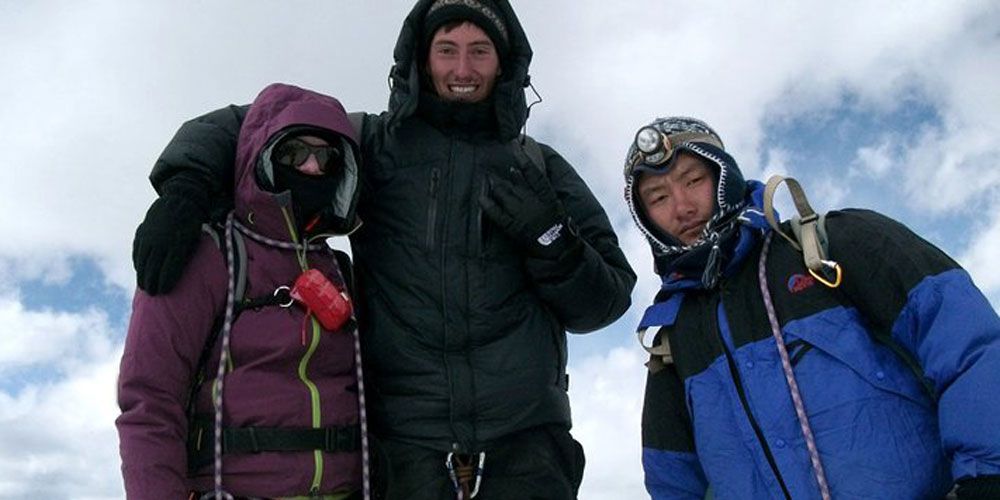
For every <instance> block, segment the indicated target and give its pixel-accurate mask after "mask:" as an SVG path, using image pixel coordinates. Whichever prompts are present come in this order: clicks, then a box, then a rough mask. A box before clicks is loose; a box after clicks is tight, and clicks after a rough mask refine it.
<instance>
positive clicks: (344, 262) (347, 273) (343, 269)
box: [333, 249, 354, 297]
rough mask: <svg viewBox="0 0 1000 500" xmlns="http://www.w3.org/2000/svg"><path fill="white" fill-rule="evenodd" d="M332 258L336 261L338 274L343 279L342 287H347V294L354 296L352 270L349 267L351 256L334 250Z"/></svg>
mask: <svg viewBox="0 0 1000 500" xmlns="http://www.w3.org/2000/svg"><path fill="white" fill-rule="evenodd" d="M333 256H334V258H336V259H337V267H339V268H340V274H341V275H342V276H343V277H344V285H345V286H347V294H348V295H350V296H352V297H353V296H354V268H353V267H351V256H350V255H347V253H345V252H343V251H341V250H337V249H334V250H333Z"/></svg>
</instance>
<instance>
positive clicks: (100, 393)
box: [0, 296, 123, 499]
mask: <svg viewBox="0 0 1000 500" xmlns="http://www.w3.org/2000/svg"><path fill="white" fill-rule="evenodd" d="M0 324H2V325H3V328H4V331H3V332H2V334H0V376H2V377H4V379H5V380H8V381H9V380H11V376H12V374H20V375H23V374H24V373H26V370H28V369H30V371H31V372H34V373H30V372H29V375H31V376H28V377H25V379H26V380H28V381H29V382H27V383H25V384H23V385H21V386H20V387H16V388H12V390H11V391H10V392H8V391H7V390H3V389H0V443H3V446H2V447H0V449H2V453H0V470H3V471H4V473H3V475H2V477H0V499H21V498H92V499H112V498H122V496H123V493H122V491H121V482H120V479H118V478H119V477H120V476H119V475H118V472H117V469H118V464H119V459H118V451H117V442H118V440H117V435H116V433H115V430H114V426H113V422H114V419H115V417H116V416H117V414H118V409H117V406H116V404H115V381H116V378H117V374H118V360H119V359H120V357H121V347H120V345H119V343H118V342H117V340H115V339H118V338H120V337H121V333H120V332H115V331H113V329H112V327H111V326H110V325H108V323H107V320H106V318H105V316H104V314H103V313H102V312H100V311H87V312H84V313H81V314H71V313H63V312H54V311H30V310H26V309H25V308H24V307H23V305H21V304H20V303H19V302H18V301H17V298H16V297H11V296H5V297H2V298H0Z"/></svg>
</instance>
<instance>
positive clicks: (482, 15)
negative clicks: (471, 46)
mask: <svg viewBox="0 0 1000 500" xmlns="http://www.w3.org/2000/svg"><path fill="white" fill-rule="evenodd" d="M453 21H470V22H472V23H473V24H475V25H476V26H478V27H479V28H480V29H482V30H483V31H484V32H486V35H487V36H488V37H490V40H491V41H492V42H493V45H494V46H495V47H496V49H497V56H498V57H499V58H500V64H501V66H503V62H504V61H505V60H506V58H507V54H508V53H509V52H510V35H509V34H508V32H507V31H508V30H507V26H506V24H504V22H503V17H502V16H501V15H500V11H499V10H498V9H497V7H496V5H495V4H494V3H493V2H492V1H491V0H437V1H436V2H434V3H432V4H431V6H430V8H428V9H427V15H426V16H425V17H424V37H423V42H424V43H423V46H422V48H421V54H423V57H426V54H427V50H428V49H429V48H430V43H431V39H433V38H434V33H435V32H437V30H438V29H439V28H440V27H442V26H444V25H446V24H448V23H451V22H453Z"/></svg>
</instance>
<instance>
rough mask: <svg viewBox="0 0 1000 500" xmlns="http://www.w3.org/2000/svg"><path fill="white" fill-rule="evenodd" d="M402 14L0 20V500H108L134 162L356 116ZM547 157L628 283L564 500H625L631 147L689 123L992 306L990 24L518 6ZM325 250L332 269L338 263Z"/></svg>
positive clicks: (998, 148)
mask: <svg viewBox="0 0 1000 500" xmlns="http://www.w3.org/2000/svg"><path fill="white" fill-rule="evenodd" d="M410 6H411V2H410V1H409V0H405V1H404V0H394V1H383V0H328V1H323V2H319V1H314V2H307V1H303V0H285V1H282V2H265V1H261V0H238V1H237V0H228V1H213V2H204V1H201V2H194V1H177V0H171V1H161V0H155V1H154V0H146V1H142V2H134V1H125V0H91V1H70V0H66V1H57V0H37V1H32V2H27V1H20V0H0V75H2V77H0V96H2V98H3V101H4V105H3V111H2V112H0V145H2V146H3V148H2V149H3V153H2V154H0V168H2V181H0V234H2V235H3V238H0V499H8V498H9V499H15V498H17V499H20V498H29V497H32V498H71V499H113V498H121V497H123V493H122V486H121V476H120V474H119V470H118V467H119V459H118V450H117V442H118V440H117V435H116V433H115V430H114V425H113V420H114V418H115V417H116V416H117V414H118V409H117V406H116V404H115V393H114V391H115V377H116V375H117V368H118V360H119V357H120V356H121V346H122V340H123V336H124V332H125V328H126V325H127V321H128V310H129V303H130V298H131V295H132V291H133V287H134V277H133V272H132V267H131V261H130V252H131V240H132V235H133V231H134V229H135V226H136V224H138V222H139V221H140V220H141V219H142V216H143V214H144V213H145V210H146V207H147V206H148V205H149V203H150V202H151V201H152V200H153V198H154V196H155V195H154V192H153V190H152V188H151V187H150V185H149V183H148V181H147V178H146V177H147V175H148V173H149V170H150V168H151V166H152V164H153V161H154V160H155V158H156V157H157V155H158V154H159V153H160V151H161V150H162V148H163V146H164V145H165V144H166V142H167V141H168V140H169V139H170V137H171V136H172V134H173V133H174V131H175V130H176V129H177V127H178V126H179V125H180V124H181V123H182V122H183V121H184V120H186V119H188V118H191V117H194V116H196V115H198V114H200V113H203V112H206V111H209V110H211V109H215V108H217V107H220V106H223V105H226V104H229V103H246V102H249V101H251V100H252V99H253V97H254V96H255V95H256V94H257V92H258V91H260V89H261V88H263V87H264V86H265V85H266V84H268V83H271V82H286V83H292V84H296V85H300V86H303V87H308V88H311V89H314V90H318V91H321V92H325V93H328V94H331V95H334V96H336V97H338V98H339V99H340V100H341V101H342V102H344V104H345V105H346V106H347V107H348V109H350V110H366V111H370V112H377V111H380V110H382V109H384V105H385V102H386V101H387V97H388V88H387V85H386V76H387V74H388V71H389V66H390V65H391V62H392V61H391V54H392V47H393V45H394V43H395V40H396V36H397V34H398V29H399V26H400V25H401V22H402V19H403V17H404V16H405V14H406V13H407V12H408V11H409V9H410ZM514 7H515V9H517V11H518V13H519V14H520V17H521V20H522V24H523V25H524V28H525V30H526V32H527V33H528V36H529V38H530V40H531V42H532V45H533V48H534V52H535V58H534V63H533V64H532V71H531V74H532V82H533V83H534V85H535V87H536V88H537V90H538V91H539V93H541V95H542V96H543V98H544V102H543V103H542V104H539V105H538V106H535V107H534V108H533V109H532V113H531V118H530V120H529V123H528V132H529V133H530V134H532V135H533V136H535V137H536V138H537V139H539V140H540V141H542V142H545V143H548V144H550V145H552V146H553V147H555V148H556V149H557V150H558V151H560V152H561V153H562V154H563V155H564V156H565V157H566V158H567V159H568V160H570V162H571V163H572V164H574V165H575V167H576V168H577V170H578V171H579V172H580V174H581V175H582V176H583V178H584V179H585V180H586V181H588V183H589V184H590V185H591V187H592V189H593V190H594V192H595V193H596V194H597V196H598V198H599V199H600V201H601V202H602V203H603V205H604V207H605V209H606V210H607V211H608V214H609V216H610V217H611V219H612V221H613V222H614V224H615V228H616V230H617V231H618V235H619V237H620V239H621V241H622V245H623V247H624V248H625V251H626V254H627V256H628V258H629V260H630V261H631V263H632V265H633V267H634V268H635V269H636V271H637V272H638V273H639V274H640V282H639V284H638V286H637V287H636V291H635V293H634V294H633V303H634V305H633V307H632V309H631V310H630V311H629V312H628V314H626V316H625V317H624V318H623V319H622V320H620V321H619V322H617V323H616V324H615V325H613V326H611V327H609V328H606V329H604V330H602V331H600V332H595V333H593V334H590V335H587V336H581V337H573V338H572V339H571V345H570V348H571V360H570V378H571V388H570V391H571V397H572V404H573V415H574V421H575V427H574V434H575V435H576V436H577V439H579V440H580V441H582V442H583V444H584V446H585V448H586V451H587V462H588V463H587V472H586V475H585V480H584V484H583V489H582V492H581V498H583V499H585V500H597V499H608V498H616V499H617V498H643V496H644V490H643V487H642V479H641V471H640V465H639V413H640V410H641V398H642V391H643V383H644V377H645V374H644V367H643V366H642V362H643V356H642V354H643V353H642V351H641V349H640V348H639V347H638V345H637V344H636V341H635V336H634V334H633V333H632V332H633V331H634V325H635V324H636V323H637V321H638V317H639V315H640V314H641V312H642V310H643V308H644V307H645V306H646V305H647V304H648V301H649V300H650V299H651V297H652V295H653V293H654V292H655V290H656V288H657V284H658V282H657V280H656V279H655V276H654V275H653V273H652V263H651V259H650V257H649V249H648V247H647V246H646V244H645V242H644V241H643V240H642V238H641V236H640V235H639V233H638V231H636V230H634V229H633V227H632V226H631V219H630V218H629V216H628V214H627V212H626V210H625V209H624V204H623V201H622V196H621V193H622V185H623V179H622V174H621V172H622V162H623V158H624V155H625V151H626V149H627V147H628V145H629V142H630V141H631V139H632V136H633V134H634V133H635V130H636V129H637V128H638V127H639V126H641V125H643V124H645V123H647V122H649V121H651V120H652V119H653V118H655V117H657V116H669V115H690V116H696V117H700V118H702V119H704V120H706V121H707V122H708V123H710V124H711V125H712V126H713V127H714V128H715V129H716V130H717V131H718V132H719V133H720V135H721V136H722V138H723V140H724V141H725V143H726V146H727V149H728V150H729V151H730V152H731V153H732V154H733V155H734V156H735V157H736V159H737V161H739V162H740V164H741V166H742V168H743V171H744V173H745V174H746V175H747V176H748V177H751V178H760V177H762V176H765V175H770V174H773V173H783V174H788V175H793V176H796V177H798V178H799V179H800V180H801V181H802V182H803V184H804V185H805V186H806V189H807V190H808V192H809V193H810V197H811V200H812V201H813V205H814V206H816V207H817V208H818V209H822V210H828V209H834V208H838V207H844V206H856V207H866V208H873V209H876V210H879V211H881V212H883V213H886V214H888V215H890V216H892V217H894V218H897V219H899V220H901V221H902V222H904V223H905V224H907V225H909V226H910V227H911V228H913V229H914V230H916V231H917V232H918V233H920V234H921V235H923V236H924V237H925V238H927V239H928V240H930V241H931V242H933V243H935V244H937V245H938V246H940V247H941V248H943V249H944V250H945V251H947V252H948V253H949V254H950V255H952V256H953V257H954V258H956V260H958V261H959V262H960V263H961V264H962V265H964V266H966V267H967V268H968V269H969V271H970V272H971V274H972V275H973V278H974V279H975V280H976V282H977V283H978V284H979V286H980V288H981V289H982V290H983V291H984V292H985V293H986V295H987V296H988V297H989V298H990V300H991V302H992V303H993V304H994V307H996V306H997V305H998V304H1000V262H998V255H1000V253H998V251H997V248H998V247H1000V140H998V139H1000V92H998V91H997V89H1000V28H998V27H1000V4H998V3H997V2H996V1H992V0H981V1H961V0H940V1H919V2H913V1H910V2H902V1H900V2H892V1H883V2H864V1H841V2H829V1H813V0H809V1H795V2H792V1H773V2H770V1H768V2H728V1H703V2H680V1H674V0H657V1H632V0H622V1H618V2H609V1H606V0H575V1H572V2H570V1H555V0H552V1H548V0H532V1H528V0H520V1H519V0H514ZM338 244H341V245H342V244H343V242H339V243H338Z"/></svg>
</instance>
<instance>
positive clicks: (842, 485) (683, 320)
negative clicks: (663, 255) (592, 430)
mask: <svg viewBox="0 0 1000 500" xmlns="http://www.w3.org/2000/svg"><path fill="white" fill-rule="evenodd" d="M826 227H827V232H828V234H829V237H830V242H829V252H830V255H831V258H833V259H834V260H836V261H838V262H839V263H840V264H841V266H842V268H843V271H844V278H843V283H842V285H841V286H840V287H839V288H836V289H831V288H827V287H826V286H824V285H822V284H820V283H819V282H817V281H816V280H815V279H814V278H812V276H810V275H809V273H808V272H807V270H806V269H805V267H804V265H803V264H802V255H801V254H800V253H799V252H798V251H797V250H796V249H795V248H793V247H792V246H791V245H789V244H788V243H786V242H785V241H783V240H782V239H781V238H774V239H773V240H774V241H772V242H771V248H770V254H769V256H768V261H767V271H766V277H767V281H768V286H769V288H768V289H769V290H770V293H771V295H772V298H773V300H774V303H775V310H776V313H777V317H778V321H779V324H780V326H781V332H782V335H783V337H784V341H785V343H786V344H787V348H788V352H789V355H790V357H791V361H792V364H793V367H794V373H795V377H796V379H797V381H798V385H799V389H800V392H801V394H802V398H803V400H804V405H805V408H806V412H807V415H808V419H809V422H810V424H811V427H812V431H813V435H814V436H815V440H816V444H817V447H818V450H819V454H820V457H821V461H822V463H823V467H824V469H825V474H826V478H827V480H828V483H829V485H830V488H831V492H832V495H833V497H834V498H852V499H858V498H878V499H918V498H941V497H942V496H943V495H944V494H946V493H947V492H948V491H949V490H950V489H951V488H952V486H953V485H954V484H955V482H956V481H957V480H961V479H964V478H971V477H977V476H985V475H995V474H998V473H1000V424H998V422H1000V393H998V392H997V383H998V382H1000V319H998V317H997V314H996V312H995V311H994V310H993V308H992V307H991V306H990V304H989V303H988V301H987V300H986V298H985V297H984V296H983V294H982V293H981V292H980V291H979V290H978V289H977V288H976V286H975V285H974V284H973V283H972V281H971V279H970V277H969V275H968V274H967V273H966V272H965V271H964V270H963V269H961V268H960V267H959V266H958V264H956V263H955V262H954V261H953V260H952V259H950V258H949V257H948V256H947V255H945V254H944V253H943V252H941V251H940V250H938V249H937V248H935V247H934V246H932V245H931V244H929V243H927V242H926V241H924V240H922V239H920V238H919V237H918V236H916V235H915V234H913V233H912V232H911V231H909V230H908V229H907V228H905V227H904V226H903V225H901V224H899V223H897V222H895V221H892V220H890V219H888V218H886V217H884V216H881V215H879V214H876V213H874V212H869V211H862V210H845V211H841V212H831V213H830V214H828V216H827V222H826ZM762 247H763V244H762V243H761V242H758V243H757V244H756V245H755V247H753V249H752V250H751V251H750V252H749V255H746V257H745V259H744V261H743V264H742V265H741V266H739V267H738V270H737V271H736V272H734V273H731V274H730V275H729V276H727V277H725V278H724V279H723V280H722V282H721V283H720V285H719V286H718V287H717V288H715V289H713V290H711V291H706V290H703V289H699V288H697V287H694V286H692V287H685V286H684V285H683V284H682V283H680V282H676V283H671V282H670V281H669V280H668V281H667V282H666V284H665V285H664V290H663V291H661V292H660V294H659V295H658V296H657V301H656V303H655V304H654V305H653V306H651V307H650V308H649V310H647V314H646V317H645V318H644V320H643V325H642V326H643V327H649V326H653V327H656V326H659V327H660V329H659V332H658V333H657V335H658V336H660V337H661V338H663V337H665V339H666V340H667V341H668V342H669V346H670V349H671V352H672V356H673V363H671V364H667V365H666V367H665V368H662V369H660V370H658V371H655V372H653V371H651V372H650V374H649V377H648V380H647V384H646V395H645V404H644V408H643V415H642V423H643V428H642V440H643V457H642V459H643V466H644V469H645V474H646V488H647V490H648V491H649V493H650V495H651V496H652V498H653V499H656V500H659V499H695V498H703V497H704V496H705V494H706V489H708V488H709V486H710V487H711V491H712V493H713V495H714V498H716V499H751V498H752V499H782V498H794V499H796V500H799V499H812V498H820V493H819V489H818V487H817V484H816V480H815V479H814V473H813V470H812V467H811V465H810V460H809V454H808V451H807V449H806V444H805V440H804V438H803V435H802V431H801V430H800V427H799V422H798V420H797V419H796V415H795V410H794V407H793V403H792V400H791V397H790V395H789V390H788V383H787V382H786V380H785V377H784V374H783V371H782V365H781V360H780V358H779V354H778V351H777V349H776V345H775V342H774V339H773V337H772V334H771V328H770V326H769V322H768V318H767V315H766V310H765V308H764V305H763V304H764V303H763V299H762V294H761V291H760V286H759V283H760V282H759V279H758V274H757V272H758V259H759V256H760V253H761V248H762ZM897 350H898V351H899V352H897ZM907 360H909V361H912V362H914V363H912V364H913V366H910V364H908V363H907Z"/></svg>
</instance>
